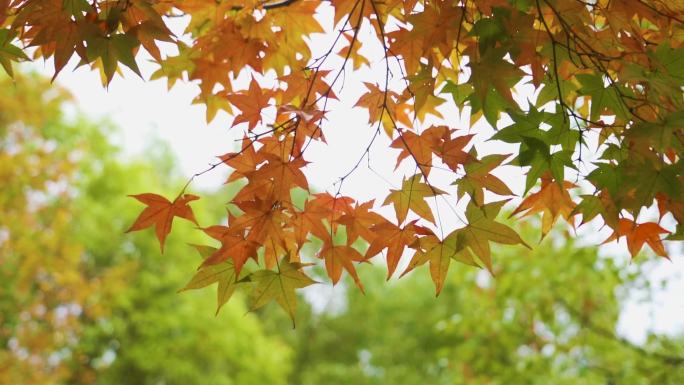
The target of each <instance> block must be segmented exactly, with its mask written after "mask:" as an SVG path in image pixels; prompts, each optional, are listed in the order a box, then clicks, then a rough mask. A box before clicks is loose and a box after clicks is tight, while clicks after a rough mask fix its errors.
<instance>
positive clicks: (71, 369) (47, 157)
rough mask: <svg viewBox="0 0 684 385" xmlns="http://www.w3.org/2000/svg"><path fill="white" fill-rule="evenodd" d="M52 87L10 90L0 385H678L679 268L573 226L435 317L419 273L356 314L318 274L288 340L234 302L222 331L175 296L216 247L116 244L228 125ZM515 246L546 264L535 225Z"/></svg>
mask: <svg viewBox="0 0 684 385" xmlns="http://www.w3.org/2000/svg"><path fill="white" fill-rule="evenodd" d="M41 72H45V71H43V70H41V69H40V68H38V69H36V68H35V67H34V68H31V67H26V68H24V69H23V70H22V71H19V73H18V75H17V76H16V78H15V79H8V78H6V77H0V183H1V184H0V186H1V187H2V188H1V189H0V384H19V385H22V384H38V385H43V384H45V385H51V384H102V385H104V384H107V385H110V384H111V385H128V384H130V385H176V384H177V385H195V384H198V385H199V384H210V385H213V384H216V385H224V384H225V385H228V384H236V385H238V384H239V385H251V384H255V385H261V384H291V385H300V384H302V385H303V384H307V385H308V384H321V385H331V384H355V385H356V384H358V385H362V384H673V385H674V384H683V383H684V335H682V334H681V330H682V329H681V326H682V325H684V320H683V318H684V308H683V307H682V302H681V301H680V302H676V301H671V300H668V301H663V298H665V299H671V298H675V299H680V300H681V297H682V296H681V290H679V289H680V288H681V287H682V283H681V280H680V279H679V278H678V275H677V274H673V273H667V274H663V271H666V272H670V271H677V269H681V264H682V261H681V260H680V259H678V256H680V255H681V252H675V253H673V262H672V263H670V262H667V261H664V260H656V259H655V258H654V257H652V256H648V255H644V256H642V258H639V259H636V260H634V261H632V262H630V260H629V258H628V257H626V256H625V255H624V254H619V253H612V250H613V249H610V248H608V249H606V248H602V249H601V250H599V249H597V248H596V247H594V246H587V245H588V244H592V242H582V238H581V237H580V239H579V240H577V241H575V240H574V239H575V235H574V234H567V233H563V232H564V231H567V230H564V229H563V228H562V226H558V229H557V232H555V233H553V234H552V235H550V236H549V237H548V238H547V239H546V240H545V241H543V242H542V243H539V244H538V245H536V246H535V248H534V251H533V252H528V251H526V250H525V249H522V248H510V247H507V248H502V249H497V250H496V252H495V255H496V265H495V274H496V275H495V277H492V276H491V275H490V274H489V273H486V272H483V271H480V270H477V269H474V268H470V267H466V266H456V268H454V269H452V271H451V272H450V273H449V277H448V281H447V283H446V285H445V288H444V291H443V292H442V294H441V296H440V297H439V298H434V289H433V286H432V283H431V281H430V279H429V274H427V271H425V269H418V270H417V271H416V272H415V273H412V274H409V275H407V276H406V277H404V278H402V279H401V280H395V279H393V280H391V281H390V282H385V271H384V268H383V267H382V266H373V265H366V266H363V267H362V268H360V269H359V270H360V274H361V277H362V280H363V281H364V282H365V286H366V295H365V296H364V295H362V294H361V293H360V292H358V290H357V289H355V288H354V287H353V285H350V284H349V283H348V282H343V283H342V284H340V285H337V286H335V287H334V288H332V287H331V286H330V285H329V283H326V280H325V278H324V274H323V272H322V271H314V272H312V274H313V275H314V276H316V277H317V279H318V280H319V281H322V282H323V283H321V284H319V285H314V286H313V287H312V288H311V289H310V290H307V291H306V292H305V293H304V295H303V296H302V298H300V306H299V307H298V314H297V327H296V328H295V329H292V324H291V322H290V320H289V318H288V317H287V315H286V314H285V313H284V312H282V310H281V309H279V308H278V307H277V306H276V305H275V304H273V305H269V306H267V307H265V308H264V309H261V310H259V311H257V312H250V313H248V312H247V307H246V306H245V301H244V298H243V297H241V296H240V295H239V294H238V295H237V298H235V299H232V300H231V301H230V302H229V303H228V304H227V305H226V306H224V308H223V309H222V310H221V312H220V313H219V314H218V315H217V316H215V315H214V307H215V295H216V294H215V292H214V291H213V290H212V289H205V290H200V291H191V292H183V293H180V294H179V293H177V291H178V290H179V289H180V288H182V287H183V286H184V284H185V283H186V282H187V281H188V280H189V278H190V277H191V276H192V273H193V271H194V269H195V268H196V267H197V265H198V264H199V262H200V261H201V259H200V256H199V255H198V254H197V253H196V251H195V250H194V249H193V248H192V247H190V246H188V245H187V244H186V243H184V242H187V241H192V242H194V243H206V242H208V241H207V239H205V238H203V237H202V236H201V232H198V231H196V230H195V229H194V228H193V225H191V224H188V223H182V222H178V223H175V224H174V230H173V233H172V235H171V236H170V237H169V239H168V240H167V246H166V249H165V253H164V254H163V255H162V254H160V252H159V247H158V243H157V241H156V239H155V238H154V236H153V235H152V233H151V232H140V233H135V234H125V233H124V231H125V230H126V229H127V227H128V226H129V225H130V223H132V221H133V220H134V218H135V217H136V215H137V214H138V212H139V211H140V209H141V208H140V206H139V205H138V204H137V203H136V202H135V201H134V200H133V199H130V198H127V197H126V195H127V194H134V193H140V192H145V191H151V190H154V192H157V193H160V194H163V195H167V196H174V195H175V194H176V193H177V191H178V188H179V186H182V185H183V184H184V183H185V181H186V180H187V177H188V175H190V174H191V173H192V172H196V171H198V170H201V169H202V168H204V165H205V164H206V163H207V162H209V161H212V160H213V159H212V157H213V156H214V155H218V154H221V153H224V152H228V151H231V150H232V149H233V148H229V147H230V146H228V148H226V147H227V146H226V144H225V143H226V141H223V142H221V141H219V140H216V138H217V137H225V138H230V136H229V135H230V134H228V133H227V127H228V126H229V125H228V124H226V122H225V121H221V119H218V120H217V121H215V122H214V123H213V124H212V125H210V126H207V125H203V124H201V122H202V120H203V111H202V109H201V108H200V107H190V103H189V102H190V100H191V97H190V96H189V95H191V92H190V91H188V90H187V89H184V88H183V86H180V88H178V87H177V88H174V89H173V90H171V91H170V92H166V84H164V83H162V82H152V83H146V84H151V85H149V86H146V87H148V88H140V91H135V88H130V87H138V86H139V85H140V84H142V83H143V81H142V80H140V79H130V77H129V79H128V80H126V82H128V83H124V81H123V80H122V79H116V80H115V82H114V83H112V86H111V89H110V90H101V86H100V85H99V84H98V79H97V74H93V73H89V72H87V71H85V72H84V71H77V72H76V73H74V74H65V75H64V76H61V77H60V79H59V80H58V81H57V82H56V83H51V82H50V80H49V79H48V78H46V77H45V76H43V75H41V74H40V73H41ZM129 75H130V74H129ZM93 76H94V78H93ZM89 77H90V78H89ZM77 79H80V80H77ZM131 82H133V83H131ZM86 84H87V85H88V86H85V85H86ZM127 84H128V85H127ZM130 84H135V86H130ZM88 87H92V89H95V88H98V87H99V88H98V89H100V91H92V90H91V88H88ZM69 89H71V90H73V91H74V92H73V95H71V94H70V93H69V91H68V90H69ZM155 95H156V96H155ZM155 98H159V99H160V100H157V99H155ZM189 98H190V99H189ZM181 106H182V107H181ZM167 125H173V127H175V129H177V131H173V132H183V134H178V135H179V136H175V137H174V136H173V135H169V131H167V127H166V126H167ZM170 137H171V138H173V141H174V142H172V144H169V143H168V142H167V141H168V140H169V138H170ZM132 138H137V139H135V140H133V139H132ZM140 138H144V140H141V139H140ZM201 138H205V139H201ZM207 138H210V139H207ZM179 143H182V144H183V147H182V148H183V150H181V151H178V150H177V149H178V148H179V146H180V145H179ZM212 145H213V146H216V147H211V146H212ZM221 146H222V147H221ZM193 154H194V155H193ZM191 155H192V156H191ZM179 158H180V160H179ZM225 176H226V174H225V173H224V174H221V173H220V172H219V173H217V174H214V175H213V176H208V177H207V178H205V179H203V180H202V181H200V182H199V183H198V184H196V185H194V189H195V191H203V192H202V195H203V196H204V197H205V199H202V200H200V201H198V202H197V204H195V205H193V207H194V208H195V210H196V215H197V217H198V220H199V222H200V223H218V222H219V221H220V220H221V218H222V217H223V215H224V213H225V207H224V206H223V203H225V201H226V200H227V198H226V197H228V196H230V194H231V192H234V191H235V189H236V188H238V187H237V186H234V185H227V186H223V187H222V188H220V189H217V188H216V186H220V185H221V183H222V181H223V180H224V178H225ZM516 226H518V227H517V228H518V229H519V230H520V231H521V232H522V234H523V237H524V238H525V239H526V240H529V241H530V243H533V244H536V242H537V240H538V236H539V234H538V229H536V227H537V225H536V224H535V222H534V221H528V222H523V223H517V224H516ZM181 240H182V241H181Z"/></svg>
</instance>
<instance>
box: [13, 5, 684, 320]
mask: <svg viewBox="0 0 684 385" xmlns="http://www.w3.org/2000/svg"><path fill="white" fill-rule="evenodd" d="M325 12H328V13H332V15H331V19H332V20H329V19H326V18H325V17H324V16H322V14H323V13H325ZM178 16H183V17H187V19H188V20H189V24H188V25H187V27H186V29H185V31H184V32H183V36H182V37H183V39H181V38H179V37H177V36H175V35H174V34H173V33H171V31H170V29H169V28H168V27H167V25H166V23H167V21H168V19H169V18H172V17H178ZM323 20H327V21H326V23H329V25H325V26H324V25H322V24H321V23H322V21H323ZM682 20H684V3H683V2H682V1H668V2H665V1H659V0H658V1H656V0H625V1H619V2H618V1H607V0H599V1H594V2H584V1H577V0H530V1H508V0H484V1H469V0H463V1H440V0H438V1H424V0H404V1H377V0H332V1H330V2H319V1H313V0H280V1H262V0H249V1H239V2H238V1H234V0H225V1H209V0H189V1H188V0H185V1H180V0H168V1H163V2H161V1H154V0H127V1H93V2H86V1H84V0H65V1H58V0H47V1H36V0H2V1H0V24H1V25H2V26H3V29H0V64H2V65H3V67H4V68H5V69H6V70H8V71H11V68H12V67H11V64H12V62H14V61H20V60H26V59H27V55H26V54H25V53H24V52H25V51H26V50H30V49H33V51H32V52H33V55H34V56H42V57H53V60H54V63H55V75H56V74H57V73H59V71H60V70H62V68H63V67H64V66H65V65H66V63H67V62H68V61H69V59H70V58H71V57H72V56H77V57H78V58H79V59H80V63H79V64H80V65H83V64H90V65H92V66H95V67H97V68H99V69H101V71H102V73H103V75H104V80H105V82H106V83H108V82H109V81H111V79H112V77H113V75H114V73H115V72H116V70H117V67H118V65H119V64H123V65H125V66H127V67H129V68H131V69H132V70H133V71H135V72H139V71H138V69H137V64H136V54H137V53H138V50H139V49H140V48H143V49H144V50H146V51H147V52H148V53H149V54H150V55H151V56H152V57H153V58H154V60H156V62H157V63H158V65H159V69H158V70H157V71H156V72H155V73H154V74H153V75H152V78H153V79H157V78H166V79H167V81H168V84H169V86H172V85H173V84H174V83H175V82H176V81H178V80H187V81H191V82H194V83H196V84H197V85H198V87H199V94H198V96H197V100H196V101H197V102H199V103H203V104H205V105H206V107H207V119H212V118H213V117H214V116H215V114H216V113H217V112H218V111H219V110H224V111H226V112H228V113H230V114H232V115H233V116H234V120H233V125H234V126H239V127H241V128H244V139H243V142H242V147H241V150H240V151H238V152H234V153H229V154H225V155H223V156H221V162H220V163H217V164H216V165H214V167H216V166H218V165H219V164H225V165H227V166H228V167H230V168H231V169H232V170H233V173H232V174H231V176H230V178H229V181H236V180H238V179H242V180H244V181H245V182H246V184H245V186H244V187H243V188H242V189H241V190H240V192H239V193H238V194H237V195H236V196H235V197H234V198H233V199H232V200H231V202H230V206H231V208H233V209H234V210H232V211H230V212H229V214H228V220H227V225H216V226H209V227H204V228H202V229H203V231H204V232H205V233H206V234H207V235H209V236H210V237H212V238H214V239H215V240H217V241H218V242H219V243H220V246H219V247H218V248H215V249H211V250H208V249H203V250H204V253H205V254H206V255H205V257H206V259H205V260H204V262H203V263H202V265H201V266H200V269H199V271H198V272H197V274H196V275H195V277H194V278H193V279H192V280H191V282H190V283H189V284H188V286H187V288H197V287H201V286H206V285H208V284H210V283H213V282H219V306H220V305H222V304H223V303H224V302H225V301H226V300H227V299H228V298H229V297H230V295H231V294H232V293H233V291H234V289H235V288H236V287H237V286H244V287H249V288H251V289H250V290H251V293H252V297H253V307H259V306H261V305H263V304H264V303H266V302H268V300H271V299H273V300H275V301H276V302H277V303H279V304H280V305H281V306H282V307H283V308H285V310H287V311H288V313H290V315H293V314H294V309H295V307H294V303H295V302H294V301H295V297H294V294H293V293H294V290H295V289H297V288H301V287H304V286H307V285H309V284H311V283H313V280H311V279H310V278H308V277H307V276H306V275H304V273H303V271H302V270H301V269H302V268H303V267H305V266H306V265H307V264H306V263H303V262H302V261H301V257H300V254H301V250H302V248H303V246H304V245H305V244H307V243H309V242H310V241H311V240H312V239H314V238H317V239H318V240H320V241H321V242H322V243H321V246H320V248H319V250H318V252H317V253H316V257H317V258H318V259H319V260H321V261H322V263H323V264H324V266H325V270H326V272H327V274H328V276H329V277H330V279H331V280H332V282H333V283H336V282H338V281H339V280H340V278H341V275H342V273H343V271H346V272H347V273H348V274H349V275H350V276H351V277H352V278H353V279H354V281H355V282H356V285H357V286H358V287H359V288H360V289H361V290H363V284H362V283H361V281H360V280H359V277H358V274H357V272H356V267H357V266H358V264H360V263H365V262H368V261H370V260H371V259H372V258H376V257H377V256H378V255H381V254H382V253H384V254H385V255H386V258H385V260H386V263H387V268H388V277H389V276H391V275H392V274H393V273H394V272H395V270H396V269H397V266H398V265H399V260H400V259H401V258H402V256H403V255H404V254H411V260H410V262H409V264H408V268H407V269H406V271H405V272H404V273H406V272H407V271H411V270H413V269H415V268H416V267H418V266H420V265H425V264H427V265H429V271H430V274H431V276H432V278H433V280H434V283H435V287H436V292H437V294H439V292H440V290H441V289H442V287H443V284H444V280H445V276H446V274H447V271H448V269H449V266H450V263H451V261H452V260H454V261H457V262H461V263H464V264H468V265H475V266H484V267H486V268H487V269H489V270H492V269H493V267H492V260H491V251H490V243H491V242H494V243H502V244H509V245H511V244H522V245H525V243H524V242H523V240H522V239H521V238H520V237H519V236H518V235H517V233H516V232H515V231H514V230H513V229H511V228H510V227H508V226H507V225H505V224H503V223H501V222H500V221H497V216H498V215H499V212H500V211H501V209H502V206H503V205H504V203H505V202H507V201H508V198H505V197H510V196H513V195H514V194H513V192H512V190H511V189H510V188H509V187H508V186H507V185H506V184H505V183H504V182H503V181H502V180H501V179H499V178H498V177H496V176H495V171H496V170H497V169H499V168H500V167H502V166H505V165H509V164H510V165H517V166H520V167H522V168H524V169H525V170H526V178H525V191H524V194H523V195H524V196H523V201H522V202H521V203H520V205H519V206H518V208H517V209H515V210H514V211H513V215H517V214H521V215H523V216H526V215H532V214H536V213H542V224H541V231H542V236H544V235H546V234H547V233H548V232H549V230H550V229H551V227H552V225H553V224H554V223H555V222H556V221H557V219H558V218H563V219H564V220H566V221H567V222H568V223H570V224H571V225H573V226H574V225H575V224H576V218H577V217H579V216H581V217H582V220H581V222H580V224H579V225H582V224H584V223H586V222H589V221H591V220H593V219H599V218H600V220H601V221H602V223H603V224H604V225H605V226H608V227H609V228H611V229H612V230H613V235H612V236H610V237H609V238H608V241H611V240H614V239H619V238H622V237H625V238H626V239H627V245H628V248H629V251H630V252H631V253H632V255H633V256H634V255H636V254H637V253H638V252H639V251H640V250H641V249H642V247H643V245H644V244H648V245H649V246H650V247H651V248H652V249H653V251H655V252H656V254H658V255H661V256H667V253H666V250H665V246H664V245H663V243H662V238H661V236H662V235H663V234H670V235H669V237H668V238H669V239H671V240H681V239H682V238H683V237H684V191H683V190H684V189H683V187H684V162H682V155H683V152H684V112H683V110H684V98H683V93H682V89H683V88H682V87H684V70H683V69H684V23H683V22H682ZM324 27H325V28H324ZM326 31H327V32H328V33H332V34H335V36H336V38H335V39H334V40H333V41H332V43H331V45H330V47H329V49H328V50H327V51H326V52H324V53H323V55H322V56H318V57H314V55H313V53H312V52H313V48H312V47H313V45H314V43H313V42H314V41H315V40H316V38H317V36H319V35H320V34H322V33H325V32H326ZM162 42H170V43H172V44H175V45H176V47H177V52H178V53H177V54H173V55H168V56H162V54H161V51H160V49H159V44H160V43H162ZM16 44H23V45H24V48H20V47H19V46H18V45H16ZM372 44H376V45H379V46H380V47H381V48H382V53H383V58H382V60H381V61H380V63H377V62H376V63H374V64H373V66H374V67H377V66H380V67H381V68H384V71H382V72H383V73H384V79H382V78H381V79H380V81H379V82H378V81H375V82H365V83H364V85H365V88H366V92H365V93H364V94H363V95H361V96H360V97H359V98H358V100H356V101H355V107H357V108H360V109H362V110H364V111H366V112H367V113H368V123H369V129H370V130H374V133H375V135H374V136H373V137H372V140H371V142H370V143H369V144H368V145H367V148H366V151H365V152H364V157H365V156H369V152H370V150H371V147H372V145H373V143H374V141H375V140H376V138H377V137H380V136H383V135H384V136H386V137H387V138H388V139H389V140H390V142H391V144H390V147H391V148H393V149H397V150H399V154H398V156H397V166H400V165H401V164H403V163H405V162H407V163H410V164H412V165H415V170H416V171H415V172H414V173H413V175H405V177H404V179H403V182H402V185H401V187H400V188H398V189H393V190H391V191H389V193H388V195H387V196H386V197H385V199H384V200H382V199H378V202H383V205H388V206H391V207H392V208H393V209H394V211H395V214H396V218H387V217H385V216H383V215H380V214H379V207H380V206H381V205H380V204H379V203H378V204H376V202H375V201H369V202H358V201H356V200H355V199H354V198H353V197H349V196H344V195H342V194H340V191H339V190H338V191H337V192H333V193H331V192H322V193H317V194H313V193H311V191H310V187H309V183H308V181H307V178H306V175H305V173H304V171H303V170H304V169H305V167H306V165H307V164H308V163H309V159H307V158H305V155H306V150H307V148H308V147H309V145H310V144H311V143H312V142H320V143H325V135H324V134H325V130H327V128H323V127H322V123H323V121H324V120H325V119H326V115H327V108H328V106H329V103H334V102H335V101H336V100H337V99H338V96H337V95H336V93H335V91H336V90H339V88H340V87H341V83H342V80H341V79H343V78H344V72H345V71H346V70H348V68H351V70H358V69H359V68H361V67H363V66H368V65H369V64H370V62H369V60H368V57H367V56H365V55H364V50H363V48H364V47H366V46H371V45H372ZM245 75H246V76H247V77H248V78H249V79H250V81H249V84H248V86H247V87H246V88H245V87H242V86H241V84H243V82H241V81H239V79H241V78H242V79H244V77H245ZM397 77H398V78H399V79H400V80H401V82H400V83H401V85H400V86H397V85H396V82H391V79H394V78H397ZM376 80H377V79H376ZM519 85H525V86H527V87H532V89H533V90H534V92H532V93H531V94H532V95H533V97H532V98H531V100H528V101H527V104H526V105H524V104H522V103H520V102H519V100H518V99H519V98H518V96H519V95H518V94H519ZM448 98H451V99H452V100H453V104H455V105H456V107H458V108H459V109H460V110H461V111H467V112H468V113H469V114H470V127H469V128H468V130H464V129H456V128H455V127H451V126H450V125H449V124H448V121H447V119H446V118H445V117H444V115H443V113H442V112H441V111H440V110H443V108H444V106H445V105H448V104H449V103H448V102H447V99H448ZM266 112H268V113H266ZM504 118H505V119H504ZM506 121H510V122H511V123H510V124H506V123H504V122H506ZM434 122H440V123H439V124H433V123H434ZM483 125H484V126H487V125H489V126H491V127H493V128H495V129H496V132H495V133H494V135H493V136H491V137H490V138H489V139H490V140H498V141H502V142H505V143H509V144H512V145H515V146H517V148H518V153H517V154H515V156H514V157H512V158H511V156H510V155H506V154H486V155H478V151H477V149H476V143H474V142H473V140H472V139H473V137H474V135H475V134H478V133H479V131H478V130H479V127H482V126H483ZM331 145H334V143H331ZM312 161H315V159H314V160H312ZM359 163H360V160H359ZM359 163H357V164H356V166H358V165H359ZM356 166H355V167H354V169H353V170H355V169H356ZM214 167H212V169H213V168H214ZM435 167H440V168H441V169H444V170H447V171H448V172H450V173H451V181H452V182H453V183H452V184H453V185H455V186H456V193H455V194H449V193H447V191H446V189H445V188H438V187H436V186H435V185H434V180H435V179H434V178H433V177H432V173H431V170H433V169H434V168H435ZM353 170H352V171H353ZM348 176H349V174H348V175H345V176H342V177H341V181H344V179H345V178H346V177H348ZM573 179H574V181H573V182H571V180H573ZM580 182H581V183H580ZM538 184H539V187H538V188H537V187H535V186H537V185H538ZM580 185H582V186H580ZM186 187H187V186H186ZM580 187H582V189H584V190H585V191H586V189H588V190H589V191H590V192H591V193H588V194H583V195H577V194H575V193H574V192H573V191H577V190H579V189H580ZM532 189H535V191H534V192H530V191H531V190H532ZM298 190H304V191H306V192H307V193H308V197H307V199H305V201H304V202H303V203H301V202H300V203H299V204H298V203H296V202H295V201H296V200H295V199H293V192H295V191H298ZM452 195H455V196H452ZM495 196H501V197H504V198H493V197H495ZM135 197H136V198H137V199H138V200H140V201H141V202H143V203H145V204H146V205H147V208H146V209H145V210H144V211H143V213H142V214H141V216H140V217H139V218H138V220H137V221H136V222H135V223H134V225H133V226H132V227H131V230H139V229H142V228H145V227H150V226H155V228H156V231H157V237H158V238H159V240H160V243H161V245H162V247H163V244H164V240H165V237H166V235H167V234H168V233H169V231H170V230H171V224H172V221H173V218H174V217H176V216H177V217H181V218H185V219H188V220H191V221H193V222H195V220H194V217H193V215H192V211H191V209H190V207H189V205H188V203H189V202H190V201H192V200H194V199H196V197H195V196H194V195H191V194H185V188H184V189H183V192H181V194H180V195H179V196H178V198H176V199H175V200H174V201H173V202H172V201H169V200H167V199H166V198H162V197H160V196H157V195H153V194H141V195H137V196H135ZM378 198H381V197H378ZM437 199H444V200H447V201H448V200H449V199H451V200H452V201H454V202H455V201H459V202H460V201H462V200H464V201H465V207H466V208H465V213H464V214H465V218H464V219H463V222H464V225H463V226H462V227H460V228H456V229H452V230H451V231H449V230H448V229H447V231H444V230H445V229H443V228H442V225H441V224H440V223H438V222H439V221H438V220H437V221H436V220H435V217H436V216H435V212H434V211H433V207H434V206H436V205H432V206H431V205H430V202H431V201H433V202H436V200H437ZM651 207H657V209H658V213H659V215H657V217H656V218H654V219H651V220H648V219H644V218H646V217H648V215H649V214H648V212H649V210H648V209H649V208H651ZM437 214H438V215H439V212H437ZM455 215H460V214H458V213H455ZM437 218H439V217H438V216H437ZM663 220H665V221H668V223H670V224H673V227H674V230H673V231H668V230H666V229H664V228H663V227H662V226H661V221H663ZM437 228H438V229H439V231H436V230H437ZM437 233H439V235H438V234H437ZM359 240H361V241H362V243H365V244H367V245H369V246H368V249H367V250H365V252H362V250H363V249H362V248H359V247H358V243H357V241H359ZM250 261H253V262H250ZM257 266H259V269H257V270H254V269H255V268H256V267H257Z"/></svg>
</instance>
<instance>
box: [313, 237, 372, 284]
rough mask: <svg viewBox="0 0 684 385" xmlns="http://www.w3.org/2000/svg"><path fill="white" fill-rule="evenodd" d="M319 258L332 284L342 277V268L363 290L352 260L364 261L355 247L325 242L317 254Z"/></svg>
mask: <svg viewBox="0 0 684 385" xmlns="http://www.w3.org/2000/svg"><path fill="white" fill-rule="evenodd" d="M319 258H321V259H324V260H325V270H326V271H327V272H328V277H330V280H331V281H332V283H333V285H334V284H336V283H337V282H339V280H340V277H342V268H344V269H345V270H347V272H348V273H349V275H351V276H352V278H353V279H354V283H356V286H358V287H359V289H360V290H361V292H363V284H362V283H361V279H359V275H358V274H356V268H354V264H353V262H362V261H365V258H364V257H363V255H361V253H359V252H358V251H357V250H356V249H355V248H353V247H351V246H347V245H332V244H330V243H327V242H326V245H325V246H324V247H323V249H322V250H321V252H320V254H319Z"/></svg>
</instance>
